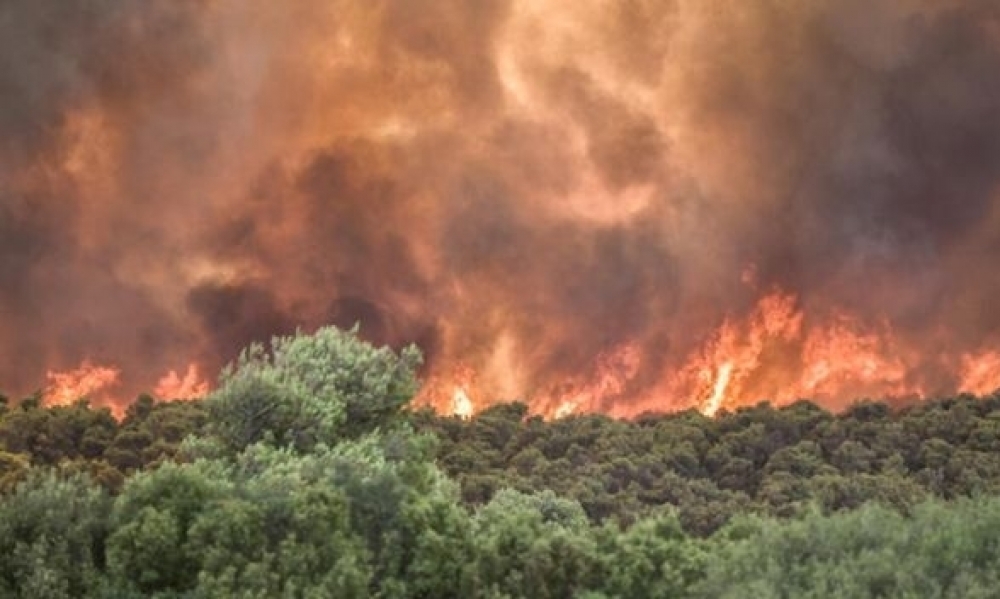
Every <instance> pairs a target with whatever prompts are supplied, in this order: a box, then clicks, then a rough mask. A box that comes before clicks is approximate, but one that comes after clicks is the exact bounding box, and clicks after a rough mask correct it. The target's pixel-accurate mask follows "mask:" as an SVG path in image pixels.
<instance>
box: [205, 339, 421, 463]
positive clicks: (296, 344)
mask: <svg viewBox="0 0 1000 599" xmlns="http://www.w3.org/2000/svg"><path fill="white" fill-rule="evenodd" d="M420 361H421V357H420V353H419V351H418V350H417V349H416V348H415V347H412V346H411V347H408V348H406V349H404V350H403V351H402V352H401V353H400V354H399V355H397V354H395V353H394V352H393V351H392V350H390V349H389V348H385V347H383V348H375V347H373V346H372V345H370V344H368V343H365V342H363V341H361V340H359V339H358V337H357V328H355V329H353V330H351V331H342V330H339V329H336V328H334V327H326V328H321V329H319V330H318V331H316V332H315V333H313V334H311V335H306V334H302V333H296V334H295V335H293V336H290V337H276V338H275V339H273V340H272V341H271V346H270V351H266V350H265V348H264V346H262V345H253V346H251V347H249V348H248V349H246V350H244V352H243V353H242V354H241V355H240V358H239V360H237V362H236V363H235V364H233V365H231V366H229V367H228V368H226V369H225V370H224V371H223V373H222V375H221V377H220V385H219V388H218V390H216V391H215V392H214V393H212V394H211V395H210V396H209V397H208V399H207V400H206V403H207V406H208V411H209V414H210V421H211V423H212V426H211V431H212V432H214V433H215V434H216V435H217V436H218V437H219V438H220V439H221V440H222V441H223V442H224V444H225V445H226V446H228V447H230V448H231V449H232V450H236V451H239V450H242V449H243V448H245V447H247V446H249V445H252V444H254V443H256V442H259V441H264V442H267V443H271V444H274V445H277V446H290V447H294V448H296V449H297V450H300V451H309V450H310V449H311V448H312V447H314V446H315V445H316V444H317V443H326V444H335V443H337V442H338V441H340V440H342V439H345V438H357V437H358V436H360V435H362V434H364V433H366V432H368V431H371V430H374V429H375V428H377V427H379V426H385V425H387V424H389V423H390V421H391V420H392V419H393V417H394V416H395V415H396V414H397V413H398V412H399V410H400V408H402V407H403V406H404V405H405V404H406V403H407V402H408V401H409V400H410V399H411V398H412V396H413V394H414V393H415V391H416V389H417V382H416V378H415V375H414V372H415V369H416V368H417V366H418V365H419V364H420Z"/></svg>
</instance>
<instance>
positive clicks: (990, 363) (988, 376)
mask: <svg viewBox="0 0 1000 599" xmlns="http://www.w3.org/2000/svg"><path fill="white" fill-rule="evenodd" d="M961 372H962V374H961V385H960V386H959V390H960V391H964V392H966V393H975V394H977V395H985V394H987V393H992V392H994V391H996V390H998V389H1000V352H996V351H988V352H985V353H982V354H979V355H972V354H966V355H964V356H962V370H961Z"/></svg>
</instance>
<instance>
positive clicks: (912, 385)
mask: <svg viewBox="0 0 1000 599" xmlns="http://www.w3.org/2000/svg"><path fill="white" fill-rule="evenodd" d="M922 359H923V360H924V362H922V361H921V360H922ZM926 360H927V356H922V355H917V354H913V353H911V352H907V351H905V347H904V345H903V344H902V343H901V342H900V341H899V340H897V338H896V336H895V335H894V333H893V331H892V328H891V327H890V326H889V324H888V323H887V322H877V323H874V324H872V323H867V324H866V323H864V322H861V321H860V320H859V319H857V318H854V317H852V316H850V315H848V314H846V313H844V312H842V311H837V310H826V311H825V312H823V313H821V314H813V313H809V314H808V315H807V313H806V312H805V311H804V310H803V308H802V306H800V305H799V300H798V298H797V297H796V296H795V295H793V294H790V293H785V292H782V291H774V292H771V293H769V294H766V295H764V296H763V297H762V298H761V299H760V300H759V301H758V302H757V304H756V305H755V306H754V308H753V309H752V310H751V311H750V313H749V314H748V315H747V316H746V317H744V318H741V319H736V318H732V317H729V318H726V319H724V320H723V322H722V323H721V324H720V326H719V327H718V328H717V329H716V330H715V331H714V332H713V333H711V334H710V335H709V336H707V337H706V338H705V341H704V342H703V343H702V344H701V345H700V347H698V348H697V349H695V350H694V351H692V352H690V353H688V355H687V356H686V357H684V358H683V359H682V360H681V361H680V362H679V363H680V366H679V367H678V368H675V369H672V370H669V371H667V372H665V373H664V374H663V375H662V377H661V379H660V382H659V383H656V384H653V385H651V386H648V388H645V389H642V390H638V391H637V390H636V389H633V388H632V387H636V386H638V385H635V384H634V383H635V381H636V377H637V375H638V374H639V372H640V367H641V365H642V364H643V354H642V349H641V346H640V344H638V343H625V344H622V345H619V346H618V347H616V348H615V349H614V350H612V351H609V352H605V353H604V354H601V355H600V356H598V357H597V358H596V359H595V360H594V363H593V366H592V368H591V369H590V371H591V374H590V375H587V376H579V377H575V378H572V379H570V380H569V381H567V382H565V383H563V384H560V385H554V386H551V387H550V388H548V389H547V390H545V389H542V390H537V391H536V392H535V393H534V394H532V395H531V396H530V397H529V398H528V400H529V403H530V405H531V406H532V411H533V412H536V413H539V414H542V415H543V416H546V417H549V418H559V417H563V416H567V415H570V414H573V413H577V412H593V411H605V412H610V413H612V414H614V415H616V416H625V417H627V416H633V415H635V414H638V413H640V412H642V411H644V410H653V411H655V410H663V409H677V408H683V407H685V406H692V405H693V406H694V407H697V408H698V409H699V410H700V411H701V412H703V413H704V414H706V415H714V414H716V413H717V412H719V411H720V410H722V409H724V408H735V407H738V406H740V405H746V404H748V403H756V402H759V401H764V400H767V401H771V402H773V403H775V404H786V403H790V402H792V401H795V400H797V399H803V398H805V399H812V400H817V401H821V402H823V403H824V405H828V406H832V407H837V405H838V402H840V403H841V404H843V402H847V401H850V400H853V399H858V398H864V397H872V398H877V399H880V398H916V397H925V396H926V395H927V387H928V386H927V385H926V383H925V381H924V380H923V379H922V378H921V376H920V365H921V364H923V363H927V361H926ZM933 360H937V361H938V362H939V363H940V365H941V366H943V367H944V370H946V371H947V372H952V373H956V374H955V375H953V376H955V377H956V380H955V381H954V384H955V385H956V388H955V389H953V391H966V392H971V393H976V394H985V393H990V392H992V391H995V390H997V389H998V388H1000V351H986V352H981V353H978V354H965V355H963V356H962V357H961V361H960V362H961V363H960V365H958V366H957V367H956V365H955V364H954V363H953V362H950V361H949V358H948V356H947V355H942V356H939V357H933V356H932V357H931V359H930V361H931V362H933ZM485 391H488V387H487V386H486V385H483V384H481V383H480V381H479V379H478V377H477V373H476V372H474V371H473V370H472V369H471V368H469V367H467V366H461V367H459V368H457V369H456V370H455V371H454V372H452V373H451V374H450V376H435V377H432V379H431V380H430V381H428V384H427V385H426V386H425V390H424V392H422V393H421V396H420V397H419V398H418V401H419V402H421V403H429V404H431V405H433V406H435V407H436V408H437V409H438V410H441V411H444V412H447V413H451V414H459V415H461V416H463V417H468V416H469V415H471V414H472V413H473V412H475V411H476V410H478V409H481V408H482V407H485V406H486V405H488V404H489V403H491V402H492V401H494V400H496V399H497V398H491V397H489V396H487V395H486V394H485V393H484V392H485Z"/></svg>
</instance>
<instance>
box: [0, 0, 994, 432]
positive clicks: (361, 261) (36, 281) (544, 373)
mask: <svg viewBox="0 0 1000 599" xmlns="http://www.w3.org/2000/svg"><path fill="white" fill-rule="evenodd" d="M0 140H2V141H0V381H2V384H3V385H6V386H7V387H8V388H9V389H11V390H13V391H16V392H28V391H30V390H31V389H32V388H34V387H37V386H39V385H40V384H42V382H43V381H44V375H45V372H46V371H47V370H49V369H66V368H72V367H74V366H76V365H77V364H79V363H81V362H82V361H84V360H91V361H93V362H96V363H111V364H116V365H118V366H120V367H121V368H122V371H123V373H124V380H123V382H122V386H123V388H122V392H123V393H125V394H130V393H134V392H137V391H139V390H141V389H148V388H150V386H151V385H152V384H153V383H154V382H155V380H156V378H157V377H158V376H159V375H160V374H162V373H164V372H165V371H167V370H169V369H181V368H183V367H184V366H185V365H186V364H187V363H188V362H189V361H195V362H197V363H199V364H201V365H202V367H203V369H204V370H206V371H211V370H213V369H216V368H218V367H219V366H221V365H222V364H224V363H225V362H227V361H228V360H230V359H232V357H233V356H234V355H235V353H236V351H237V350H238V349H239V348H240V347H241V346H243V345H245V344H247V343H248V342H250V341H253V340H260V339H266V338H268V337H270V336H271V335H274V334H278V333H287V332H289V331H293V330H295V329H296V328H297V327H302V328H307V329H308V328H310V327H315V326H318V325H320V324H323V323H328V322H333V323H336V324H339V325H342V326H351V325H353V324H354V323H355V322H360V324H361V331H362V334H363V335H365V336H367V337H368V338H370V339H372V340H374V341H377V342H379V343H390V344H393V345H397V346H398V345H401V344H404V343H409V342H416V343H418V344H419V345H421V347H422V348H423V349H424V351H425V354H426V355H427V356H428V366H427V368H428V370H427V373H426V374H427V375H428V376H429V377H432V378H433V377H434V376H436V375H441V376H447V374H448V373H449V372H451V371H452V369H453V368H457V367H459V366H461V367H463V368H465V367H467V368H471V369H472V370H474V371H475V372H476V373H477V376H479V377H480V383H481V385H482V388H483V389H485V390H486V392H488V395H489V396H490V397H487V398H482V399H484V400H485V399H490V398H494V397H495V398H496V399H501V398H503V399H510V398H514V397H523V396H528V397H531V396H533V395H535V394H550V393H552V392H554V391H555V390H558V389H559V388H560V385H565V384H568V383H567V381H573V380H581V378H582V379H586V378H587V376H588V372H591V371H593V370H594V369H599V368H600V367H601V364H602V360H606V359H608V358H607V357H608V356H609V355H610V354H614V353H615V352H617V351H619V350H621V349H622V348H624V347H626V346H627V347H629V348H639V351H638V358H636V363H635V364H634V365H633V366H630V367H629V368H631V370H632V371H633V372H632V374H633V376H630V377H628V384H627V388H624V389H615V390H614V391H613V392H610V393H609V394H608V397H606V398H604V399H603V400H601V401H603V402H605V404H604V405H602V404H601V402H600V401H599V402H597V403H596V404H594V405H592V406H591V407H593V408H599V409H600V408H609V407H610V405H608V404H609V402H617V403H618V404H622V403H624V404H626V405H627V404H628V402H629V401H630V400H631V399H630V398H634V397H639V396H642V395H644V394H646V393H647V392H648V391H649V390H651V389H655V388H656V385H657V383H658V382H660V381H662V380H663V378H664V377H665V376H668V373H670V372H671V371H672V370H674V369H677V368H679V367H680V366H681V363H682V362H683V361H684V359H685V358H686V357H687V356H688V355H690V354H691V352H692V351H694V350H696V349H697V348H698V347H699V345H700V344H702V343H704V341H705V339H706V337H707V336H708V335H710V334H711V332H712V331H713V330H714V329H715V328H716V327H718V326H719V324H720V322H722V321H723V319H725V318H727V317H731V318H738V317H740V316H742V315H746V314H748V313H750V311H751V310H752V309H753V307H754V305H755V304H756V302H757V301H758V299H759V298H760V297H761V296H762V295H763V294H765V293H767V292H768V291H769V290H773V289H781V290H784V291H785V292H790V293H794V294H796V296H797V298H798V299H797V301H798V305H799V306H800V307H801V309H802V310H803V314H804V318H805V320H806V322H807V323H808V322H811V321H820V320H823V319H825V318H829V317H830V315H831V314H832V313H833V312H838V313H839V312H846V313H849V314H851V315H852V317H853V318H856V319H857V320H858V321H859V322H863V323H866V324H867V325H870V326H871V327H876V328H877V327H888V328H891V330H893V331H894V332H895V335H896V336H897V337H898V338H899V341H900V343H901V345H902V346H905V347H917V348H924V349H925V350H926V352H927V356H926V359H924V358H917V359H914V358H908V364H910V365H911V366H912V367H913V368H914V372H913V373H912V374H911V375H910V376H912V377H916V378H919V379H920V380H921V382H922V384H923V386H924V388H926V389H927V390H928V391H929V392H935V393H936V392H947V391H950V390H954V389H949V385H954V384H955V379H954V373H953V372H949V371H948V369H947V367H945V366H942V364H947V363H948V359H942V356H943V357H944V358H948V357H949V356H958V355H960V354H961V353H963V352H974V351H982V350H984V349H986V348H989V347H990V344H991V343H994V342H996V341H997V333H1000V311H997V310H996V309H995V299H996V298H997V297H1000V279H997V278H996V277H995V276H993V270H994V264H996V263H997V260H998V259H1000V5H998V4H997V3H996V2H995V1H993V0H989V1H986V0H984V1H976V0H874V1H872V0H866V1H864V2H862V1H860V0H857V1H856V0H829V1H818V2H786V1H782V0H756V1H753V2H731V1H725V0H675V1H673V2H670V1H646V0H627V1H624V2H597V3H583V4H582V5H581V4H580V3H571V2H555V1H554V0H550V1H548V2H538V1H534V2H527V1H523V2H515V1H511V2H504V1H500V0H488V1H481V2H466V1H459V0H446V1H441V0H434V1H430V0H411V1H407V2H393V1H389V0H385V1H381V2H365V3H357V2H331V1H329V0H322V1H320V0H315V1H313V0H310V1H303V2H294V3H275V2H271V1H267V0H186V1H182V2H178V1H177V0H99V1H96V2H87V3H73V2H64V1H62V0H8V1H7V2H5V3H4V4H3V6H2V7H0ZM873 330H874V329H873ZM839 399H843V398H839ZM690 401H691V398H683V397H660V398H659V399H658V400H657V402H654V403H653V404H651V405H652V406H653V407H658V408H667V407H673V406H685V405H688V404H689V402H690ZM646 407H649V404H647V405H646ZM616 408H617V409H618V411H624V412H628V411H629V410H628V409H624V410H623V409H621V405H617V406H616Z"/></svg>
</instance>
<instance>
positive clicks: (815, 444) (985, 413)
mask: <svg viewBox="0 0 1000 599" xmlns="http://www.w3.org/2000/svg"><path fill="white" fill-rule="evenodd" d="M418 365H419V354H418V353H417V352H416V351H415V350H414V349H406V350H404V351H402V352H400V353H399V354H396V353H394V352H392V351H390V350H388V349H384V348H383V349H376V348H373V347H371V346H370V345H368V344H366V343H363V342H361V341H359V340H358V339H357V337H356V336H355V333H354V332H353V331H347V332H345V331H340V330H337V329H332V328H327V329H321V330H320V331H317V332H316V333H315V334H312V335H304V334H297V335H294V336H291V337H286V338H279V339H275V340H274V341H273V342H272V344H271V345H270V347H269V348H265V347H263V346H254V347H251V348H249V349H248V350H247V351H246V352H244V353H243V355H242V356H241V357H240V359H239V360H238V361H237V362H236V363H235V364H234V365H233V366H232V367H231V368H229V369H227V370H226V371H225V372H224V373H223V375H222V377H221V379H220V385H219V388H218V390H217V391H215V392H213V393H212V394H211V395H210V396H209V397H207V398H205V399H204V400H203V401H196V402H169V403H157V402H154V401H153V400H152V399H151V398H149V397H140V398H139V399H137V400H136V402H135V403H134V404H133V405H132V406H130V407H129V409H128V411H127V412H126V414H125V416H124V418H122V419H121V421H118V420H116V419H115V418H114V417H112V414H111V413H110V412H109V411H108V410H106V409H95V408H92V407H90V406H89V405H88V404H87V403H86V401H81V402H79V403H77V404H74V405H71V406H58V407H46V406H44V405H41V403H40V402H39V401H38V399H37V398H29V399H28V400H24V401H22V402H20V403H19V404H17V405H8V404H6V403H4V404H3V405H2V407H0V494H2V499H0V596H2V597H7V596H11V597H30V598H42V597H45V598H59V597H107V598H110V597H125V598H128V597H160V598H164V599H166V598H181V597H191V598H195V597H198V598H200V597H246V598H251V597H253V598H258V597H259V598H264V597H289V598H293V597H302V598H311V597H317V598H318V597H383V598H404V597H428V598H429V597H445V598H447V597H456V598H458V597H486V598H502V597H503V598H514V597H542V598H545V597H553V598H555V597H580V598H589V599H598V598H602V597H706V598H708V597H761V598H771V597H774V598H778V597H852V598H853V597H858V598H860V597H941V598H945V597H949V598H950V597H955V598H957V597H993V596H995V595H996V589H997V588H1000V569H998V568H997V566H998V565H1000V542H998V541H997V540H996V539H997V537H996V534H995V532H996V530H998V527H1000V451H998V450H1000V397H998V396H993V397H986V398H972V397H966V396H963V397H959V398H953V399H943V400H939V401H934V402H927V403H922V404H918V405H915V406H912V407H910V408H907V409H904V410H900V411H892V410H889V409H888V408H887V407H886V406H885V405H883V404H880V403H873V402H864V403H859V404H856V405H855V406H854V407H852V408H851V409H849V410H847V411H846V412H844V413H842V414H838V415H834V414H831V413H828V412H826V411H824V410H822V409H820V408H819V407H817V406H815V405H813V404H811V403H808V402H799V403H797V404H794V405H792V406H788V407H785V408H781V409H775V408H772V407H769V406H767V405H764V404H762V405H759V406H756V407H753V408H749V409H742V410H739V411H737V412H734V413H724V414H721V415H720V416H718V417H716V418H706V417H703V416H701V415H700V414H697V413H695V412H686V413H681V414H674V415H659V416H653V415H651V416H647V417H643V418H639V419H636V420H634V421H622V420H613V419H610V418H607V417H603V416H596V415H588V416H574V417H570V418H565V419H560V420H556V421H551V422H546V421H543V420H541V419H539V418H537V417H531V416H529V415H528V412H527V409H526V407H525V406H524V405H521V404H505V405H499V406H495V407H493V408H490V409H488V410H486V411H484V412H482V413H480V414H478V415H477V416H476V417H474V418H472V419H470V420H462V419H458V418H451V417H442V416H437V415H434V414H432V413H430V412H427V411H408V410H407V409H406V406H407V403H408V401H409V399H410V398H411V397H412V394H413V393H414V392H415V390H416V378H415V369H416V368H417V367H418Z"/></svg>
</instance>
